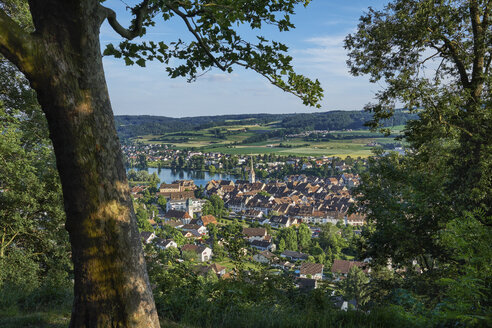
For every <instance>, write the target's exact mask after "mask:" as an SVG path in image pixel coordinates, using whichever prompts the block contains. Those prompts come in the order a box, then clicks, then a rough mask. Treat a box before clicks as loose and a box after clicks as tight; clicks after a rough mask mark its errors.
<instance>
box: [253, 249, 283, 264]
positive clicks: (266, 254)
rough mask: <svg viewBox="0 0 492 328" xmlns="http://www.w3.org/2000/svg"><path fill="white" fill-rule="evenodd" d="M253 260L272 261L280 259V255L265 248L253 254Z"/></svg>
mask: <svg viewBox="0 0 492 328" xmlns="http://www.w3.org/2000/svg"><path fill="white" fill-rule="evenodd" d="M253 260H255V261H256V262H260V263H271V262H273V261H276V260H278V257H277V256H276V255H275V254H273V253H272V252H270V251H267V250H265V251H262V252H260V253H258V254H255V255H253Z"/></svg>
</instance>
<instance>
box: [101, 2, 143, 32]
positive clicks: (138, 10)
mask: <svg viewBox="0 0 492 328" xmlns="http://www.w3.org/2000/svg"><path fill="white" fill-rule="evenodd" d="M148 3H149V1H148V0H144V1H143V2H142V3H141V4H140V5H138V6H137V7H135V8H134V9H132V11H133V12H134V13H135V15H136V17H135V19H134V20H133V21H132V26H130V28H128V29H127V28H124V27H123V26H122V25H121V24H120V23H119V22H118V20H117V19H116V12H115V11H114V10H113V9H110V8H107V7H104V6H102V5H100V10H101V12H102V13H103V16H102V17H103V19H102V20H101V23H102V22H103V21H104V18H107V19H108V23H109V25H111V27H112V28H113V30H114V31H115V32H116V33H118V34H119V35H121V36H122V37H124V38H125V39H128V40H132V39H134V38H136V37H137V36H140V35H142V33H143V21H144V19H145V17H146V16H147V15H148V13H149V5H148Z"/></svg>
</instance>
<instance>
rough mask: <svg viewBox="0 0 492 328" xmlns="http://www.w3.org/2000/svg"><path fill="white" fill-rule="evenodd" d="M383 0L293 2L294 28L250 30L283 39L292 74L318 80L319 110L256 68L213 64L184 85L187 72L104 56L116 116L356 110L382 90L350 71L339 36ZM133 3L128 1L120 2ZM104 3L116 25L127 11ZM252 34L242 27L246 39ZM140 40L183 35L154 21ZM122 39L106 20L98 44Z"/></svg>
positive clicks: (112, 0) (177, 26)
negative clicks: (174, 74)
mask: <svg viewBox="0 0 492 328" xmlns="http://www.w3.org/2000/svg"><path fill="white" fill-rule="evenodd" d="M386 2H387V1H381V0H378V1H372V0H347V1H332V0H313V1H312V2H311V4H310V5H309V6H308V7H306V8H304V7H303V6H299V7H298V10H297V11H296V15H295V16H293V17H292V18H291V20H292V22H293V23H294V24H295V25H296V29H294V30H291V31H289V32H282V33H279V32H278V31H275V30H274V29H272V28H268V29H262V30H261V31H255V33H260V34H261V35H263V36H265V37H266V38H267V39H274V40H276V41H281V42H283V43H285V44H286V45H287V46H288V47H289V54H290V55H291V56H292V57H293V58H294V60H293V64H294V67H295V69H296V72H298V73H300V74H304V75H306V76H308V77H310V78H313V79H315V78H317V79H319V80H320V82H321V84H322V87H323V89H324V91H325V92H324V94H325V97H324V99H323V101H322V108H321V109H314V108H310V107H306V106H304V105H302V103H301V101H300V100H299V99H298V98H297V97H295V96H293V95H290V94H288V93H285V92H283V91H281V90H279V89H277V88H276V87H274V86H271V85H270V84H269V83H268V81H266V80H265V79H264V78H263V77H261V76H259V75H257V74H256V73H254V72H251V71H246V70H244V69H242V68H241V67H237V68H236V69H235V71H234V72H233V73H231V74H226V73H223V72H222V71H220V70H218V69H214V70H212V71H211V72H209V73H207V74H206V75H204V76H202V77H200V78H199V79H198V80H197V81H196V82H193V83H188V82H186V79H185V78H177V79H170V78H169V77H168V75H167V73H166V71H165V66H164V65H162V64H160V63H148V64H147V67H146V68H141V67H139V66H136V65H135V66H126V65H125V63H124V62H123V60H121V59H115V58H112V57H105V58H104V67H105V73H106V79H107V83H108V88H109V93H110V96H111V101H112V104H113V111H114V113H115V115H160V116H171V117H185V116H199V115H221V114H245V113H294V112H297V113H301V112H305V113H307V112H315V111H329V110H360V109H362V108H363V106H364V105H365V104H367V103H368V102H371V101H372V100H373V98H374V94H375V93H376V92H377V91H378V89H380V88H381V86H379V85H375V84H370V83H369V81H368V79H367V78H366V77H352V76H350V74H349V73H348V68H347V66H346V64H345V61H346V59H347V57H346V51H345V50H344V49H343V39H344V37H345V36H346V35H347V34H348V33H351V32H354V31H355V29H356V26H357V23H358V19H359V17H360V16H361V15H362V13H363V12H364V11H366V10H367V8H368V7H369V6H372V7H374V8H378V9H380V8H382V7H383V6H384V4H385V3H386ZM126 3H128V4H129V5H132V1H126ZM104 5H106V6H108V7H111V8H113V9H115V10H116V11H117V13H118V19H119V20H120V22H121V23H122V24H128V22H129V20H130V16H129V15H128V13H127V12H126V11H125V5H124V4H123V3H122V2H121V1H119V0H109V1H106V2H105V3H104ZM251 36H253V34H252V33H251V32H247V34H246V37H251ZM145 38H146V39H152V40H157V41H158V40H164V41H172V40H176V39H178V38H182V39H185V40H186V39H189V33H187V31H186V30H185V27H184V26H183V24H182V22H181V21H178V20H175V21H173V20H171V21H168V22H163V23H161V22H158V24H156V26H155V27H154V28H151V29H149V30H148V34H147V36H146V37H145ZM120 40H121V38H120V37H119V36H118V35H117V34H116V33H115V32H114V31H112V29H111V27H110V26H109V25H108V24H107V23H104V25H103V27H102V31H101V44H102V46H103V47H104V45H105V44H107V43H111V42H112V43H115V44H117V43H118V42H119V41H120Z"/></svg>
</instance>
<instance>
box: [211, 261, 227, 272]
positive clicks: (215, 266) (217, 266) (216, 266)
mask: <svg viewBox="0 0 492 328" xmlns="http://www.w3.org/2000/svg"><path fill="white" fill-rule="evenodd" d="M210 267H211V268H212V270H214V271H215V273H219V272H220V271H222V270H225V269H226V267H225V266H222V265H220V264H217V263H212V265H211V266H210Z"/></svg>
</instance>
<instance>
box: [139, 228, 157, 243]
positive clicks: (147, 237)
mask: <svg viewBox="0 0 492 328" xmlns="http://www.w3.org/2000/svg"><path fill="white" fill-rule="evenodd" d="M156 237H157V236H156V235H155V233H154V232H149V231H142V232H141V233H140V238H141V239H142V241H143V242H144V243H145V244H149V243H150V242H151V241H152V240H154V239H155V238H156Z"/></svg>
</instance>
